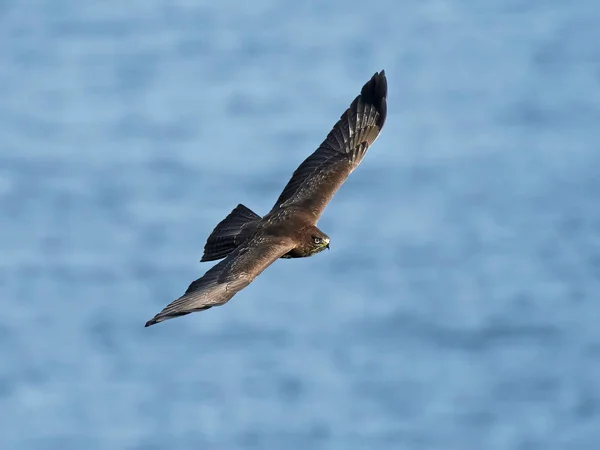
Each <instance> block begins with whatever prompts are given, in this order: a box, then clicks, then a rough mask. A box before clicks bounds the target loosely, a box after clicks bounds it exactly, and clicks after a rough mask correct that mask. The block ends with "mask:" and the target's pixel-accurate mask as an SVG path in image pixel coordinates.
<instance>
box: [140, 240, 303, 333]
mask: <svg viewBox="0 0 600 450" xmlns="http://www.w3.org/2000/svg"><path fill="white" fill-rule="evenodd" d="M294 247H295V244H294V242H293V241H292V240H291V239H285V238H284V239H281V238H277V239H275V238H267V237H264V236H262V237H261V236H258V237H255V238H253V239H250V240H249V241H248V242H247V243H245V244H242V245H241V246H240V247H238V248H236V249H235V250H234V251H233V252H232V253H230V254H229V256H227V258H225V259H224V260H223V261H221V262H220V263H218V264H216V265H215V266H213V267H212V268H211V269H210V270H208V272H206V273H205V274H204V276H202V277H201V278H199V279H197V280H196V281H194V282H193V283H192V284H190V286H189V287H188V288H187V290H186V291H185V293H184V294H183V295H182V296H181V297H180V298H178V299H177V300H175V301H173V302H172V303H170V304H169V305H167V306H166V307H165V308H164V309H163V310H162V311H161V312H160V313H158V314H157V315H156V316H155V317H154V318H153V319H151V320H149V321H148V322H146V326H150V325H154V324H155V323H158V322H162V321H164V320H168V319H172V318H174V317H178V316H184V315H186V314H189V313H192V312H195V311H202V310H204V309H208V308H212V307H213V306H219V305H222V304H224V303H227V302H228V301H229V300H230V299H231V297H233V296H234V295H235V294H236V293H237V292H239V291H241V290H242V289H244V288H245V287H246V286H248V285H249V284H250V283H251V282H252V280H254V278H256V277H257V276H258V275H259V274H260V273H261V272H262V271H263V270H265V269H266V268H267V267H268V266H269V265H271V264H272V263H273V262H274V261H275V260H277V259H278V258H279V257H281V256H283V255H285V254H286V253H287V252H289V251H290V250H291V249H293V248H294Z"/></svg>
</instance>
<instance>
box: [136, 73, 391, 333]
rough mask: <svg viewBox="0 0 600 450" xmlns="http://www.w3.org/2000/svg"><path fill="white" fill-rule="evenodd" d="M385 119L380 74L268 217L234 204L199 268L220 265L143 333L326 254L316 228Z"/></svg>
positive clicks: (323, 239)
mask: <svg viewBox="0 0 600 450" xmlns="http://www.w3.org/2000/svg"><path fill="white" fill-rule="evenodd" d="M386 115H387V80H386V78H385V72H384V71H381V72H379V73H376V74H375V75H373V77H372V78H371V79H370V80H369V81H368V82H367V83H366V84H365V85H364V86H363V88H362V90H361V94H360V95H359V96H358V97H356V98H355V99H354V101H353V102H352V104H351V105H350V107H349V108H348V109H347V110H346V111H345V112H344V114H342V116H341V118H340V120H339V121H338V122H337V123H336V124H335V126H334V127H333V129H332V130H331V132H330V133H329V135H328V136H327V138H326V139H325V141H323V143H322V144H321V145H320V146H319V148H318V149H317V150H316V151H315V152H314V153H313V154H312V155H310V156H309V157H308V158H306V159H305V160H304V162H303V163H302V164H301V165H300V166H299V167H298V168H297V169H296V171H295V172H294V174H293V175H292V178H291V179H290V181H289V182H288V184H287V185H286V186H285V188H284V189H283V192H282V193H281V195H280V196H279V198H278V199H277V201H276V202H275V205H274V206H273V208H272V209H271V211H270V212H269V213H268V214H267V215H265V216H264V217H262V218H261V217H260V216H259V215H258V214H256V213H254V212H253V211H251V210H250V209H248V208H247V207H245V206H244V205H241V204H240V205H238V206H237V207H236V208H234V209H233V211H231V213H230V214H229V215H228V216H227V217H226V218H225V219H223V220H222V221H221V222H220V223H219V224H218V225H217V226H216V227H215V229H214V230H213V232H212V233H211V235H210V236H209V237H208V239H207V241H206V245H205V246H204V255H203V256H202V259H201V261H214V260H218V259H222V258H225V259H223V260H222V261H221V262H219V263H218V264H216V265H215V266H213V267H212V268H211V269H210V270H208V272H206V273H205V274H204V275H203V276H202V277H201V278H199V279H198V280H196V281H194V282H193V283H191V284H190V286H189V287H188V289H187V290H186V292H185V293H184V294H183V296H181V297H180V298H178V299H177V300H175V301H173V302H172V303H170V304H169V305H168V306H166V307H165V308H164V309H163V310H162V311H161V312H160V313H158V314H157V315H156V316H155V317H154V318H153V319H151V320H149V321H148V322H146V326H150V325H154V324H155V323H158V322H162V321H164V320H168V319H171V318H173V317H178V316H182V315H186V314H189V313H192V312H195V311H202V310H205V309H208V308H212V307H213V306H219V305H222V304H224V303H226V302H227V301H229V299H231V297H233V296H234V295H235V294H236V293H237V292H239V291H240V290H242V289H243V288H245V287H246V286H248V285H249V284H250V283H251V282H252V280H254V278H256V277H257V276H258V275H259V274H260V273H261V272H262V271H263V270H265V269H266V268H267V267H268V266H269V265H271V264H272V263H273V262H274V261H276V260H277V259H279V258H303V257H308V256H312V255H314V254H316V253H319V252H321V251H323V250H324V249H326V248H329V241H330V239H329V237H328V236H327V235H326V234H325V233H323V232H322V231H321V230H319V228H317V226H316V224H317V221H318V220H319V217H320V216H321V214H322V212H323V210H324V209H325V207H326V206H327V204H328V203H329V201H330V200H331V198H332V197H333V195H334V194H335V192H336V191H337V190H338V189H339V187H340V186H341V185H342V184H343V182H344V181H345V180H346V178H347V177H348V175H350V173H351V172H352V171H353V170H354V169H355V168H356V167H357V166H358V165H359V164H360V162H361V161H362V159H363V158H364V156H365V154H366V151H367V149H368V147H369V146H370V145H371V144H372V143H373V142H374V141H375V139H376V138H377V137H378V135H379V133H380V131H381V128H382V127H383V125H384V123H385V119H386Z"/></svg>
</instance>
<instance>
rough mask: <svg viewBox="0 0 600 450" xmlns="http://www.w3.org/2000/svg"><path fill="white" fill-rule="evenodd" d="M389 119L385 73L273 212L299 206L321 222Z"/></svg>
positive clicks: (356, 102)
mask: <svg viewBox="0 0 600 450" xmlns="http://www.w3.org/2000/svg"><path fill="white" fill-rule="evenodd" d="M386 115H387V79H386V77H385V71H383V70H382V71H381V72H379V73H376V74H375V75H373V77H372V78H371V79H370V80H369V81H368V82H367V83H366V84H365V85H364V86H363V88H362V90H361V93H360V95H359V96H358V97H356V98H355V99H354V101H353V102H352V104H351V105H350V107H349V108H348V109H347V110H346V111H345V112H344V114H342V116H341V117H340V120H339V121H338V122H337V123H336V124H335V126H334V127H333V129H332V130H331V132H330V133H329V134H328V135H327V138H326V139H325V140H324V141H323V143H322V144H321V145H320V146H319V148H318V149H317V150H316V151H315V152H314V153H313V154H312V155H310V156H309V157H308V158H307V159H306V160H304V162H303V163H302V164H300V166H299V167H298V168H297V169H296V171H295V172H294V174H293V175H292V178H291V179H290V181H289V182H288V184H287V185H286V187H285V188H284V189H283V192H282V193H281V195H280V196H279V198H278V199H277V202H276V203H275V206H274V207H273V210H276V209H277V208H280V207H282V206H284V207H285V206H291V205H297V206H300V207H302V208H304V209H306V210H308V211H310V212H311V213H312V214H313V215H314V216H315V222H316V221H317V220H318V219H319V217H320V215H321V214H322V213H323V210H324V209H325V207H326V206H327V204H328V203H329V201H330V200H331V198H332V197H333V195H334V194H335V193H336V191H337V190H338V189H339V187H340V186H341V185H342V184H343V183H344V181H345V180H346V178H347V177H348V175H350V173H352V171H353V170H354V169H356V167H358V165H359V164H360V162H361V161H362V159H363V158H364V156H365V153H366V152H367V149H368V148H369V146H370V145H371V144H372V143H373V142H374V141H375V139H377V136H379V132H380V131H381V129H382V127H383V124H384V123H385V119H386Z"/></svg>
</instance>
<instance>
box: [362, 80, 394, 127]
mask: <svg viewBox="0 0 600 450" xmlns="http://www.w3.org/2000/svg"><path fill="white" fill-rule="evenodd" d="M387 94H388V86H387V78H386V76H385V70H382V71H381V72H375V74H374V75H373V76H372V77H371V79H370V80H369V81H367V82H366V83H365V85H364V86H363V88H362V90H361V91H360V95H361V97H362V99H363V101H364V102H366V103H370V104H371V105H373V106H375V108H377V111H378V112H379V119H378V121H377V122H378V125H379V127H380V128H381V127H383V124H384V123H385V118H386V116H387Z"/></svg>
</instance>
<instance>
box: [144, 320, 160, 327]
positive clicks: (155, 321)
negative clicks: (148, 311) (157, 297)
mask: <svg viewBox="0 0 600 450" xmlns="http://www.w3.org/2000/svg"><path fill="white" fill-rule="evenodd" d="M155 323H158V321H157V320H155V319H151V320H149V321H148V322H146V325H144V328H146V327H149V326H150V325H154V324H155Z"/></svg>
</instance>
